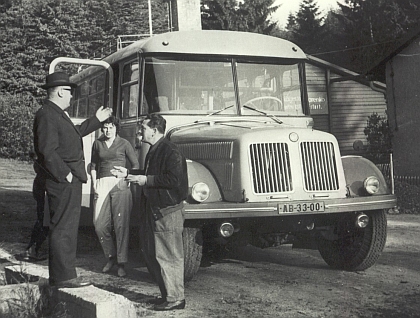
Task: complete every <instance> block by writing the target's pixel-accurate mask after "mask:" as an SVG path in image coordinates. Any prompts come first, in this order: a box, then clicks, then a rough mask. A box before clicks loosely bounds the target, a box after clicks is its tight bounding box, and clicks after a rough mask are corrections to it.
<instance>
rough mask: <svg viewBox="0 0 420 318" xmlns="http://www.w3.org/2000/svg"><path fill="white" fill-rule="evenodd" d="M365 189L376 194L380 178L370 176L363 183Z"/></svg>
mask: <svg viewBox="0 0 420 318" xmlns="http://www.w3.org/2000/svg"><path fill="white" fill-rule="evenodd" d="M363 185H364V187H365V190H366V192H367V193H369V194H375V193H377V192H378V191H379V180H378V178H376V177H373V176H372V177H368V178H366V179H365V182H364V183H363Z"/></svg>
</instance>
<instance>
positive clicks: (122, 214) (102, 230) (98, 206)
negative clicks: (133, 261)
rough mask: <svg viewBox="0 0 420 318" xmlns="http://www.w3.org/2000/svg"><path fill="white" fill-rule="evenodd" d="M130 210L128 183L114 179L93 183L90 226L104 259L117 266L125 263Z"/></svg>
mask: <svg viewBox="0 0 420 318" xmlns="http://www.w3.org/2000/svg"><path fill="white" fill-rule="evenodd" d="M132 207H133V197H132V193H131V190H130V183H129V182H127V181H125V180H124V179H121V178H115V177H104V178H100V179H97V180H96V193H95V200H94V214H93V224H94V225H95V231H96V234H97V235H98V238H99V241H100V243H101V245H102V249H103V251H104V254H105V257H106V258H107V259H108V258H110V257H112V258H116V259H117V262H118V263H119V264H123V263H127V261H128V242H129V230H130V215H131V209H132ZM112 230H114V233H115V242H116V244H115V243H114V234H113V232H112Z"/></svg>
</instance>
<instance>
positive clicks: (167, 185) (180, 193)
mask: <svg viewBox="0 0 420 318" xmlns="http://www.w3.org/2000/svg"><path fill="white" fill-rule="evenodd" d="M145 165H146V169H145V171H144V172H145V174H146V176H147V183H146V185H145V186H144V189H143V193H144V195H145V196H146V198H147V201H148V204H149V205H150V207H151V208H152V209H153V210H156V209H158V210H160V211H161V212H163V211H162V209H164V208H167V207H172V206H177V205H179V204H180V203H182V202H183V201H184V200H185V199H186V198H187V196H188V174H187V162H186V160H185V157H184V155H183V154H182V153H181V152H180V151H179V150H178V148H177V147H176V145H175V144H173V143H172V142H170V141H169V140H168V139H166V138H161V139H160V140H159V141H158V142H157V143H156V144H154V145H153V146H152V147H151V148H150V150H149V152H148V154H147V156H146V162H145ZM130 173H131V174H140V173H142V172H141V171H139V170H130Z"/></svg>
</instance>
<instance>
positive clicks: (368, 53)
mask: <svg viewBox="0 0 420 318" xmlns="http://www.w3.org/2000/svg"><path fill="white" fill-rule="evenodd" d="M150 2H151V12H152V21H153V33H154V34H158V33H163V32H168V31H169V24H168V21H169V19H168V4H167V0H151V1H150ZM274 2H275V1H274V0H243V1H237V0H202V1H201V14H202V26H203V29H221V30H234V31H247V32H257V33H263V34H269V35H272V36H277V37H281V38H285V39H288V40H290V41H292V42H294V43H296V44H297V45H299V46H300V47H301V48H302V49H303V50H304V51H305V52H306V53H307V54H310V55H314V56H316V57H319V58H321V59H324V60H326V61H328V62H331V63H334V64H337V65H339V66H341V67H344V68H347V69H350V70H352V71H355V72H358V73H364V72H365V71H366V70H368V69H369V67H371V66H372V65H373V63H374V62H375V61H377V60H378V58H379V57H384V54H386V53H387V52H388V51H389V49H390V48H391V47H392V45H394V44H395V42H396V41H397V40H398V39H401V38H402V37H403V36H404V35H406V34H407V33H408V32H410V31H411V30H413V28H416V27H418V23H419V20H420V0H340V1H338V9H334V10H331V11H329V12H327V13H326V14H325V15H321V13H320V9H319V6H318V4H317V1H316V0H302V1H301V2H300V7H299V11H298V12H296V13H291V14H290V15H289V17H288V20H287V24H286V26H285V27H284V28H280V27H279V26H278V25H277V23H276V22H277V21H274V20H273V18H272V14H273V13H274V12H275V11H276V10H281V6H274V5H273V4H274ZM148 33H149V11H148V1H147V0H0V38H1V39H2V48H1V50H0V96H1V95H3V94H6V93H10V94H16V93H22V92H25V93H29V94H30V95H32V96H33V97H35V98H38V97H40V96H42V95H43V94H44V92H43V91H42V90H40V89H39V88H38V86H39V85H40V84H42V83H43V81H44V78H45V74H46V72H47V70H48V66H49V63H50V62H51V61H52V60H53V59H54V58H55V57H58V56H68V57H77V58H93V57H97V56H98V55H99V54H100V52H101V51H103V50H104V49H106V48H109V47H110V46H111V47H116V39H117V36H118V35H127V34H148Z"/></svg>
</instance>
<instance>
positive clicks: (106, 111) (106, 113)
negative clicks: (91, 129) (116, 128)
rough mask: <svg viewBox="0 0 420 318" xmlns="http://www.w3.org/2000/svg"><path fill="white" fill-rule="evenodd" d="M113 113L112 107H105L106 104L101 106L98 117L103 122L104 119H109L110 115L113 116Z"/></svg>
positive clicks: (97, 112) (97, 113)
mask: <svg viewBox="0 0 420 318" xmlns="http://www.w3.org/2000/svg"><path fill="white" fill-rule="evenodd" d="M111 115H112V109H111V108H109V107H107V108H104V106H101V107H99V108H98V110H97V111H96V118H98V120H99V121H100V122H103V121H104V120H106V119H108V118H109V117H111Z"/></svg>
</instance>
